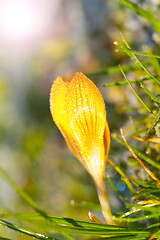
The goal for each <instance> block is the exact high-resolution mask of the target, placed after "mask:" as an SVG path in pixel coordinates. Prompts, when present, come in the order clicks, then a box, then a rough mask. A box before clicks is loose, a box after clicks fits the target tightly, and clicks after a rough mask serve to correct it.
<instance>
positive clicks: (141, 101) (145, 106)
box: [119, 65, 152, 113]
mask: <svg viewBox="0 0 160 240" xmlns="http://www.w3.org/2000/svg"><path fill="white" fill-rule="evenodd" d="M119 67H120V70H121V72H122V74H123V76H124V77H125V79H126V81H127V83H128V84H129V86H130V87H131V89H132V90H133V92H134V94H135V95H136V97H137V98H138V100H139V101H140V103H141V104H142V105H143V106H144V108H145V109H146V110H147V111H148V112H149V113H152V111H151V110H150V109H149V108H148V107H147V105H146V104H145V103H144V102H143V100H142V99H141V98H140V96H139V95H138V93H137V92H136V90H135V89H134V87H133V86H132V84H131V83H130V81H129V80H128V78H127V76H126V74H125V73H124V71H123V69H122V68H121V66H120V65H119Z"/></svg>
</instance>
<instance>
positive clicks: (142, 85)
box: [140, 83, 160, 105]
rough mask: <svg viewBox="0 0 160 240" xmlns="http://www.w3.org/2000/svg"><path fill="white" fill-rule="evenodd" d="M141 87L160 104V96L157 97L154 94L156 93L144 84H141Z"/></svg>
mask: <svg viewBox="0 0 160 240" xmlns="http://www.w3.org/2000/svg"><path fill="white" fill-rule="evenodd" d="M140 85H141V87H142V88H143V89H144V90H145V91H146V93H147V94H148V95H149V96H150V98H151V99H152V100H153V101H154V102H156V103H157V104H158V105H160V101H159V100H158V98H156V96H154V94H153V93H152V92H151V91H150V90H149V89H148V88H147V87H146V86H145V85H144V84H143V83H141V84H140Z"/></svg>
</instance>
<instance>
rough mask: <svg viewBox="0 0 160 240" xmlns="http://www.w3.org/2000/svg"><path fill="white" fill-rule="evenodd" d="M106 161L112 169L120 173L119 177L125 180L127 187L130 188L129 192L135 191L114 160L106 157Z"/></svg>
mask: <svg viewBox="0 0 160 240" xmlns="http://www.w3.org/2000/svg"><path fill="white" fill-rule="evenodd" d="M108 162H109V163H110V164H111V165H112V166H113V167H114V169H115V170H116V171H117V172H118V173H119V174H120V175H121V179H122V180H123V181H124V182H125V184H126V185H127V187H128V189H129V190H130V192H131V193H133V194H134V193H135V190H134V188H133V186H132V184H131V182H130V181H129V180H128V178H127V177H126V175H125V173H124V172H123V171H122V169H121V168H120V167H119V166H117V165H116V164H115V163H114V162H112V161H111V160H110V159H108Z"/></svg>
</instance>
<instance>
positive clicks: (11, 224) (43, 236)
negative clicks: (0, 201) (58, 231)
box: [0, 220, 55, 240]
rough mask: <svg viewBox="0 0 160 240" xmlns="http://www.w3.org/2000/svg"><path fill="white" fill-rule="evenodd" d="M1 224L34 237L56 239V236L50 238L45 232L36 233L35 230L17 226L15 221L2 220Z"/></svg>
mask: <svg viewBox="0 0 160 240" xmlns="http://www.w3.org/2000/svg"><path fill="white" fill-rule="evenodd" d="M0 225H2V226H4V227H7V228H9V229H12V230H14V231H16V232H20V233H23V234H25V235H28V236H30V237H34V238H37V239H43V240H44V239H45V240H46V239H48V240H51V239H55V238H50V237H48V236H45V235H43V234H40V233H36V232H33V231H30V230H28V229H25V228H22V227H20V226H17V225H15V224H13V223H10V222H7V221H5V220H0Z"/></svg>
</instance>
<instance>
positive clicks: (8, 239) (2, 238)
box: [0, 236, 12, 240]
mask: <svg viewBox="0 0 160 240" xmlns="http://www.w3.org/2000/svg"><path fill="white" fill-rule="evenodd" d="M0 240H12V239H11V238H4V237H2V236H0Z"/></svg>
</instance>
